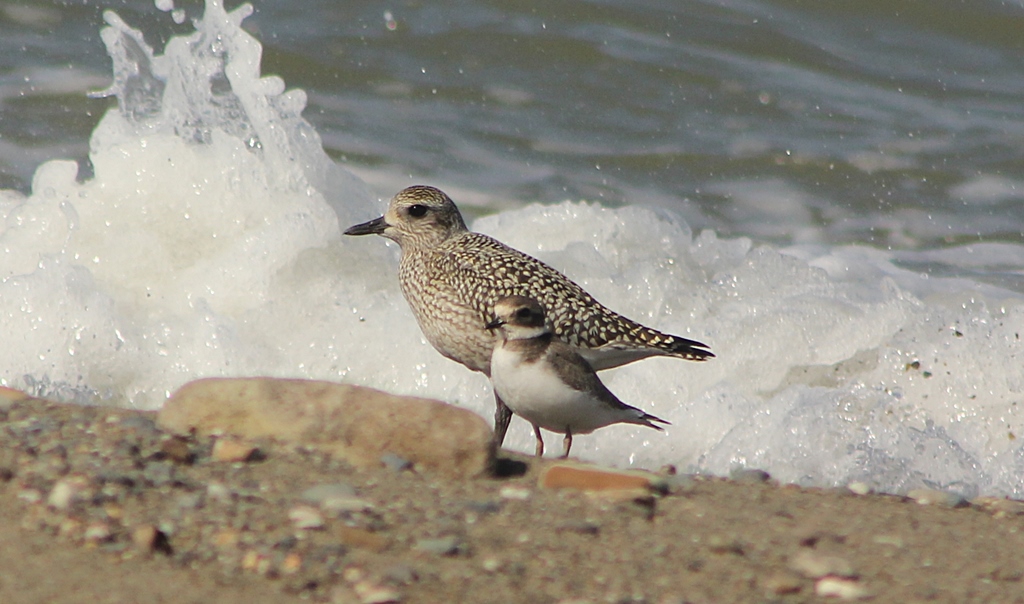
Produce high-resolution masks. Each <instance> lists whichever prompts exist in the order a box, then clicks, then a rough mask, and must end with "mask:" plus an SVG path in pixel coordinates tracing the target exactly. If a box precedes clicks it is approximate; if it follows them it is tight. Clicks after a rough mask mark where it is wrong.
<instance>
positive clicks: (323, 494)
mask: <svg viewBox="0 0 1024 604" xmlns="http://www.w3.org/2000/svg"><path fill="white" fill-rule="evenodd" d="M301 498H302V500H303V501H305V502H307V503H312V504H315V505H318V506H320V509H322V510H324V511H325V512H333V513H339V512H362V511H365V510H370V509H373V504H372V503H370V502H368V501H366V500H364V499H360V498H358V497H356V490H355V489H353V488H352V487H351V485H347V484H345V483H335V484H318V485H316V486H313V487H310V488H308V489H306V490H305V491H303V492H302V495H301Z"/></svg>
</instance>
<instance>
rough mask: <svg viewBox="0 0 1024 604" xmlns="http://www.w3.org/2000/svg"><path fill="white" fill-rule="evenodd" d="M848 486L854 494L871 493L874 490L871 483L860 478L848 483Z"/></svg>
mask: <svg viewBox="0 0 1024 604" xmlns="http://www.w3.org/2000/svg"><path fill="white" fill-rule="evenodd" d="M846 488H847V489H849V490H850V492H851V493H853V494H854V495H870V494H871V493H872V492H873V491H874V489H873V488H871V485H869V484H868V483H866V482H861V481H859V480H858V481H855V482H851V483H850V484H848V485H846Z"/></svg>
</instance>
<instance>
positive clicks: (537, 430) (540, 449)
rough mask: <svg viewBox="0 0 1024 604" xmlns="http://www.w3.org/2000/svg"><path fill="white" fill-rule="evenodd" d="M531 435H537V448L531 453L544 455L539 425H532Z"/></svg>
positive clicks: (539, 455) (538, 455)
mask: <svg viewBox="0 0 1024 604" xmlns="http://www.w3.org/2000/svg"><path fill="white" fill-rule="evenodd" d="M533 435H534V436H536V437H537V448H536V449H535V450H534V452H533V454H534V455H536V456H537V457H544V439H543V438H541V437H540V426H538V425H537V424H534V425H533Z"/></svg>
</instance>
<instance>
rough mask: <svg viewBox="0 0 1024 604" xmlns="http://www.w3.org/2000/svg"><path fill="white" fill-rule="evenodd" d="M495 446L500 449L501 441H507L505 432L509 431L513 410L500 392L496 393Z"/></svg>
mask: <svg viewBox="0 0 1024 604" xmlns="http://www.w3.org/2000/svg"><path fill="white" fill-rule="evenodd" d="M494 405H495V409H494V448H495V449H500V448H501V443H503V442H505V433H506V432H508V424H509V422H511V421H512V410H511V409H509V408H508V406H507V405H505V401H503V400H501V397H500V396H498V393H497V392H495V393H494Z"/></svg>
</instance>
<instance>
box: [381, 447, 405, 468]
mask: <svg viewBox="0 0 1024 604" xmlns="http://www.w3.org/2000/svg"><path fill="white" fill-rule="evenodd" d="M380 462H381V463H382V464H384V466H385V467H387V468H390V469H392V470H394V471H395V472H401V471H402V470H411V469H412V462H410V461H409V460H408V459H406V458H404V457H399V456H398V455H395V454H394V453H391V452H390V451H388V452H387V453H385V454H384V455H381V456H380Z"/></svg>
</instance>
